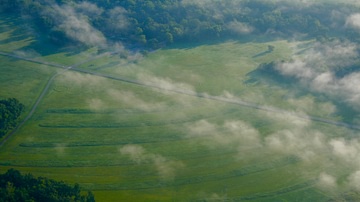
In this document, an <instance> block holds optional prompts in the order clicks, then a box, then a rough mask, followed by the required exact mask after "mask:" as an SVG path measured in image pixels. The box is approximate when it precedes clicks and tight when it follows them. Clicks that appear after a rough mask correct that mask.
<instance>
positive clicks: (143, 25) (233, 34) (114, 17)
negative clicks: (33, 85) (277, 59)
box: [0, 0, 358, 48]
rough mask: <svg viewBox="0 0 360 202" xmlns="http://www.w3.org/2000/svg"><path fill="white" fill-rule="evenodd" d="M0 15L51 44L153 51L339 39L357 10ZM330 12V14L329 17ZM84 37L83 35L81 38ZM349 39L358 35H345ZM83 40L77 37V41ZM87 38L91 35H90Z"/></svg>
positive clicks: (131, 9)
mask: <svg viewBox="0 0 360 202" xmlns="http://www.w3.org/2000/svg"><path fill="white" fill-rule="evenodd" d="M2 2H3V3H2V4H1V5H0V10H3V11H7V12H12V13H21V15H22V16H27V17H26V19H31V20H32V21H33V22H34V24H35V25H36V27H37V30H38V31H40V32H46V33H47V35H48V36H49V39H50V40H51V41H52V42H55V43H60V44H64V43H65V44H66V43H69V42H74V41H75V42H79V43H83V44H86V45H99V44H101V43H104V41H111V42H114V43H115V42H121V43H125V44H127V45H129V46H136V47H148V48H149V47H150V48H158V47H162V46H166V45H167V44H171V43H176V42H183V41H188V42H191V41H199V40H204V39H206V40H211V39H217V38H220V37H227V38H241V37H243V36H244V35H248V34H252V35H263V34H268V35H272V34H273V35H274V34H275V35H276V36H281V37H285V38H289V37H293V36H294V35H297V36H301V35H305V36H308V37H309V36H310V37H316V38H323V37H328V36H329V35H336V33H337V32H342V33H344V25H345V24H346V17H347V16H349V15H351V14H353V13H356V12H357V10H358V8H356V7H355V6H350V5H346V4H330V3H318V4H316V3H315V4H313V5H311V6H301V5H298V4H297V3H294V2H291V1H276V2H275V1H260V0H238V1H233V0H229V1H206V3H204V1H199V2H198V1H187V0H121V1H120V0H114V1H109V0H88V1H83V0H37V1H34V0H26V1H24V0H2ZM329 11H331V12H329ZM85 32H86V33H87V34H88V37H86V34H85ZM345 33H346V34H347V35H348V36H350V35H351V36H352V37H353V38H354V36H353V35H356V37H357V36H358V34H357V33H355V32H351V30H347V32H345ZM81 34H82V36H80V35H81ZM90 34H91V35H90Z"/></svg>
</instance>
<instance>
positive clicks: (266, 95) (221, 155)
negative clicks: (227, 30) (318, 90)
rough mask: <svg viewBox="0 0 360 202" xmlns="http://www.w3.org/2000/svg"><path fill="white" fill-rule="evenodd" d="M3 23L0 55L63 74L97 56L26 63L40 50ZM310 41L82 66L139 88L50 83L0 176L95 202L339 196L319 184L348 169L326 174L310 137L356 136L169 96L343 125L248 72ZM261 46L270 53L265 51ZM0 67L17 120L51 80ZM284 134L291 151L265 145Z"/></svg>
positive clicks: (207, 48) (12, 142) (4, 60)
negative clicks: (76, 188) (36, 179)
mask: <svg viewBox="0 0 360 202" xmlns="http://www.w3.org/2000/svg"><path fill="white" fill-rule="evenodd" d="M1 19H2V20H1V22H0V30H1V33H0V40H1V45H0V50H1V51H4V52H9V53H15V54H16V53H17V54H19V50H22V51H23V52H25V53H27V54H28V55H26V54H25V53H23V54H25V56H29V54H30V53H31V54H33V55H36V57H35V58H37V59H39V60H43V61H49V62H54V63H57V64H62V65H67V66H68V65H74V64H79V63H81V62H83V61H87V60H88V59H90V58H91V57H94V56H95V55H96V54H98V53H97V50H96V49H90V50H84V51H82V52H78V53H72V52H67V50H60V51H56V52H52V51H51V50H45V51H44V52H46V53H47V54H46V55H45V54H42V53H38V54H34V52H36V47H38V46H40V45H41V41H40V42H39V41H36V39H33V38H31V37H30V38H29V37H28V36H25V35H24V36H22V37H20V38H21V40H19V37H18V36H17V35H16V34H17V32H15V30H16V29H19V28H18V26H17V25H16V21H12V20H11V19H10V18H1ZM34 40H35V42H33V41H34ZM312 43H313V42H312V41H303V42H288V41H269V42H255V41H253V42H252V41H249V42H237V41H228V42H223V43H218V44H203V45H198V46H194V47H191V46H189V47H181V48H180V47H175V46H174V47H170V48H168V49H164V50H158V51H156V52H153V53H150V54H149V55H148V56H144V57H143V58H140V59H138V60H136V61H132V60H126V59H124V58H121V57H120V56H119V55H104V56H103V57H99V58H98V59H96V60H93V61H90V62H86V63H84V64H82V65H80V66H79V68H81V69H85V70H91V71H95V72H99V73H103V74H110V75H112V76H114V77H121V78H128V79H134V80H137V81H140V82H141V83H143V84H146V85H135V84H132V83H127V82H123V81H119V80H115V79H109V78H105V77H102V76H99V75H89V74H85V73H79V72H76V71H66V72H63V73H61V74H58V75H57V76H56V77H55V79H54V81H53V82H51V85H50V89H49V91H48V92H47V93H46V96H45V97H44V99H43V100H41V102H40V105H39V106H38V108H37V109H36V111H35V114H34V115H33V116H32V117H31V119H30V120H29V121H28V122H26V123H25V124H24V125H23V127H21V128H20V129H19V130H18V131H17V132H16V133H15V135H14V136H13V137H11V139H9V140H8V141H7V142H6V144H5V145H3V147H1V148H0V172H5V171H6V170H7V169H9V168H16V169H19V170H21V171H22V172H24V173H27V172H31V173H33V174H34V175H35V176H45V177H49V178H53V179H57V180H63V181H66V182H68V183H79V184H80V185H81V187H83V188H84V189H85V190H87V189H89V190H93V192H94V194H95V198H96V199H97V200H98V201H122V200H123V201H171V200H173V201H199V200H207V201H223V200H233V201H241V200H245V201H327V200H329V199H331V198H334V197H337V196H338V195H337V192H329V191H328V190H324V189H322V188H321V187H319V183H318V181H319V180H318V178H319V174H320V173H322V172H324V171H328V172H331V173H333V175H339V176H341V175H346V173H347V172H348V170H346V169H343V167H332V166H333V165H334V164H336V162H335V160H333V159H331V158H328V156H326V155H327V154H326V153H324V154H319V155H316V156H315V157H313V156H311V155H312V153H311V152H314V153H315V152H317V151H323V149H322V148H320V147H319V148H318V147H316V146H313V143H312V140H315V138H314V139H312V138H313V137H314V136H316V135H317V134H319V133H321V134H323V136H321V138H325V139H327V138H337V137H345V138H347V137H351V136H353V135H356V133H357V132H356V131H353V130H350V129H347V128H344V127H338V126H336V125H329V124H325V123H321V122H314V121H311V120H307V119H301V118H299V117H296V116H292V115H291V114H290V115H289V114H284V113H280V112H279V113H277V112H271V111H264V110H258V109H256V108H251V107H244V106H240V105H236V104H231V103H227V102H222V101H219V100H212V99H207V98H206V96H200V97H199V96H194V94H191V93H178V92H175V91H178V90H179V89H180V90H184V91H186V92H196V93H199V94H202V95H210V96H219V97H225V98H229V99H241V100H243V101H247V102H251V103H257V104H260V105H264V106H271V107H275V108H279V109H282V110H288V111H290V112H294V113H296V114H309V115H311V116H317V117H322V118H326V119H329V120H341V119H342V117H341V116H339V115H338V114H337V113H336V112H334V111H333V110H332V108H333V106H332V103H331V102H328V101H326V100H324V99H320V98H318V97H317V96H316V95H314V94H310V93H301V94H297V93H294V88H292V87H291V86H290V87H289V86H286V85H280V84H278V83H275V81H272V80H266V79H262V75H261V74H257V73H256V70H257V67H258V66H259V65H260V64H262V63H268V62H271V61H274V60H283V59H288V58H289V57H290V56H291V55H292V54H294V53H295V52H298V51H301V49H302V48H304V47H306V46H304V44H307V45H308V46H311V44H312ZM34 44H35V45H34ZM301 44H302V45H303V46H299V45H301ZM268 45H272V46H274V47H275V50H274V51H273V52H269V53H267V49H268ZM44 47H45V48H49V49H51V47H46V46H44ZM0 62H1V68H0V75H1V76H0V84H1V85H0V89H1V90H0V91H1V94H0V96H1V98H7V97H16V98H17V99H19V100H20V101H21V102H22V103H24V104H25V106H26V111H25V112H24V115H23V117H24V116H25V115H26V114H27V113H28V112H29V110H30V109H31V107H32V105H33V104H34V102H35V100H36V99H37V97H38V96H39V95H40V93H41V92H42V90H43V89H44V86H45V85H46V84H47V82H48V81H49V79H50V78H51V76H53V75H55V74H56V73H59V72H60V70H59V69H56V68H55V67H50V66H47V65H40V64H35V63H31V62H26V61H22V60H19V59H13V58H9V57H5V56H0ZM154 85H155V86H158V87H159V88H154V87H153V86H154ZM279 131H280V132H279ZM286 131H290V132H293V134H295V135H294V136H291V137H293V138H294V139H295V140H296V144H297V145H296V146H294V147H290V146H288V145H283V146H282V147H279V148H278V149H277V148H273V147H272V146H271V144H270V143H272V140H274V139H275V137H278V136H280V137H282V136H281V135H282V134H283V133H285V132H286ZM297 134H298V136H297ZM286 137H288V136H285V138H284V139H286ZM316 137H317V136H316ZM306 138H309V140H306ZM279 144H280V143H279ZM309 159H310V160H309ZM340 191H342V189H339V192H340Z"/></svg>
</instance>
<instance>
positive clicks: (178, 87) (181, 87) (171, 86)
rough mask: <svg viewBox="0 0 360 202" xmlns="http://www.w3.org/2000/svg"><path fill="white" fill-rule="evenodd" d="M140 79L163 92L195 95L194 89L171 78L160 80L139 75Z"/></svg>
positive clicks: (150, 76) (147, 75) (146, 75)
mask: <svg viewBox="0 0 360 202" xmlns="http://www.w3.org/2000/svg"><path fill="white" fill-rule="evenodd" d="M138 79H139V80H140V81H142V82H144V83H146V84H147V85H149V86H153V87H157V88H159V89H162V90H169V91H176V92H180V93H186V94H195V90H194V87H193V86H191V85H189V84H186V83H181V82H174V81H172V80H171V79H169V78H160V77H156V76H152V75H149V74H139V75H138Z"/></svg>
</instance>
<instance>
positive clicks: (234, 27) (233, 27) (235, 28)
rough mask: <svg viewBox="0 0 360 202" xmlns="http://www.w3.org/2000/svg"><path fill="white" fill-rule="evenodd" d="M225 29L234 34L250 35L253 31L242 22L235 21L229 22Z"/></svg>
mask: <svg viewBox="0 0 360 202" xmlns="http://www.w3.org/2000/svg"><path fill="white" fill-rule="evenodd" d="M226 27H227V28H228V29H229V30H230V31H232V32H234V33H236V34H250V33H251V32H253V31H254V28H253V27H252V26H250V25H248V24H246V23H243V22H238V21H237V20H235V21H232V22H229V23H228V24H227V26H226Z"/></svg>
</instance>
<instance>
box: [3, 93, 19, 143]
mask: <svg viewBox="0 0 360 202" xmlns="http://www.w3.org/2000/svg"><path fill="white" fill-rule="evenodd" d="M23 110H24V105H23V104H21V103H20V102H19V101H18V100H17V99H15V98H8V99H5V100H0V137H2V136H4V135H5V134H6V133H7V132H8V131H10V130H11V129H13V128H14V127H15V126H16V125H17V124H18V120H19V117H20V115H21V113H22V111H23Z"/></svg>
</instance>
